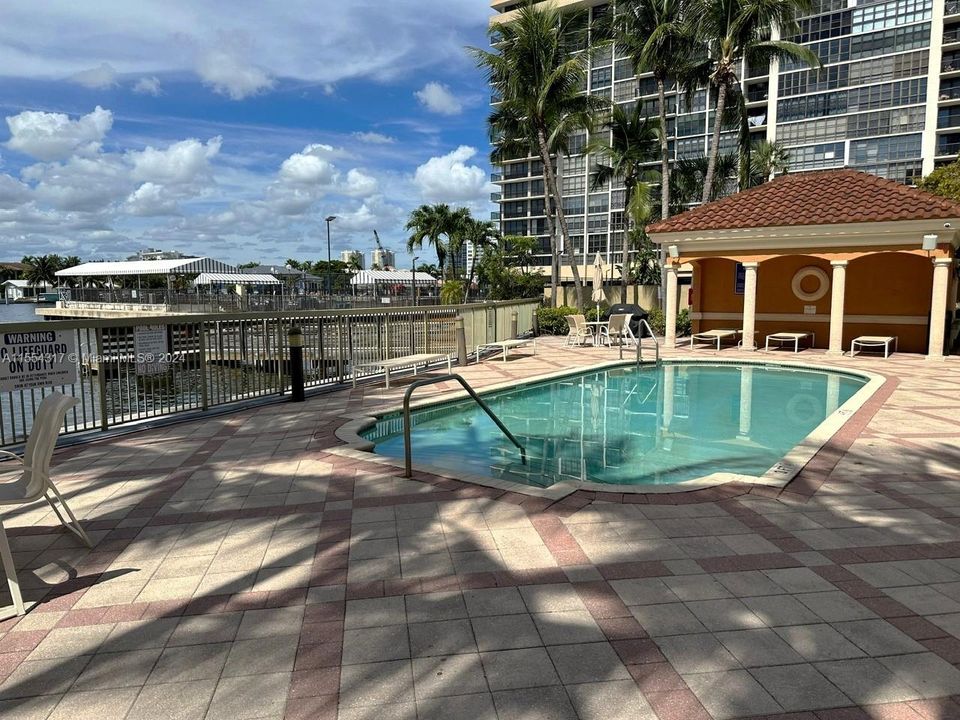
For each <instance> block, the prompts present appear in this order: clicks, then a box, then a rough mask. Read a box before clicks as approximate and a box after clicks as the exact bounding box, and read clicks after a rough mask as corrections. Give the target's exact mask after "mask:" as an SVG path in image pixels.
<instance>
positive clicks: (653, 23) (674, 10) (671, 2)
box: [612, 0, 694, 219]
mask: <svg viewBox="0 0 960 720" xmlns="http://www.w3.org/2000/svg"><path fill="white" fill-rule="evenodd" d="M689 4H690V0H620V2H618V3H617V10H616V13H612V15H613V19H612V24H613V28H612V29H613V37H614V42H615V43H616V44H617V47H618V48H619V49H620V52H621V53H623V54H624V55H627V56H628V57H629V58H630V59H631V61H632V62H633V69H634V72H635V73H636V74H637V75H640V74H641V73H647V72H649V73H653V79H654V80H655V81H656V83H657V96H658V101H659V102H658V106H659V116H660V177H661V178H662V179H663V180H662V186H661V190H660V217H661V219H666V218H668V217H670V146H669V143H668V133H667V97H666V95H667V87H668V85H670V84H671V83H676V84H677V85H678V87H679V86H680V85H683V84H687V83H688V81H689V78H688V77H687V76H688V72H689V69H690V67H691V66H692V60H691V57H692V54H693V51H694V38H693V34H692V32H691V28H690V24H689V23H688V22H687V21H686V19H685V14H686V11H687V7H688V5H689Z"/></svg>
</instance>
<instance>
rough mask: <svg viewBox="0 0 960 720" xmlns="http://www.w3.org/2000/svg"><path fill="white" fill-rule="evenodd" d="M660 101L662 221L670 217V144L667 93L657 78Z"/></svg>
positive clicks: (661, 81)
mask: <svg viewBox="0 0 960 720" xmlns="http://www.w3.org/2000/svg"><path fill="white" fill-rule="evenodd" d="M657 94H658V96H659V100H660V219H661V220H666V219H667V218H668V217H670V143H669V141H668V140H667V91H666V88H665V87H664V85H663V80H662V79H661V78H657Z"/></svg>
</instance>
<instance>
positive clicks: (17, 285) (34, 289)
mask: <svg viewBox="0 0 960 720" xmlns="http://www.w3.org/2000/svg"><path fill="white" fill-rule="evenodd" d="M0 287H2V288H3V299H4V301H5V302H8V303H14V302H33V301H35V300H36V299H37V298H38V297H39V295H40V293H43V292H46V291H47V290H48V289H49V288H48V287H47V285H46V284H44V285H33V284H32V283H30V282H29V281H27V280H7V281H6V282H4V283H2V284H0Z"/></svg>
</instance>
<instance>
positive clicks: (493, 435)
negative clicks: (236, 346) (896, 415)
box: [361, 363, 866, 486]
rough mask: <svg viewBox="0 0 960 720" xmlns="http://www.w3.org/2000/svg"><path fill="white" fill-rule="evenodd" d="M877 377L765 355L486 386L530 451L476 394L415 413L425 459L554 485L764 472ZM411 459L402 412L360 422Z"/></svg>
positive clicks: (417, 444) (392, 452)
mask: <svg viewBox="0 0 960 720" xmlns="http://www.w3.org/2000/svg"><path fill="white" fill-rule="evenodd" d="M865 383H866V380H865V379H863V378H860V377H856V376H852V375H846V374H842V373H833V372H819V371H812V370H794V369H785V368H778V367H774V366H760V365H754V366H749V365H743V366H738V365H709V364H699V363H697V364H693V363H691V364H680V363H678V364H669V363H665V364H663V365H661V366H660V367H654V366H643V367H640V368H638V367H636V366H628V367H618V368H612V369H607V370H602V371H593V372H589V373H584V374H581V375H574V376H567V377H564V378H561V379H558V380H552V381H548V382H543V383H538V384H532V385H526V386H521V387H518V388H516V389H511V390H505V391H500V392H496V393H492V394H489V395H484V399H485V400H486V401H487V403H488V404H489V405H490V407H491V408H492V409H493V411H494V412H495V413H496V414H497V415H498V416H499V417H500V418H501V419H502V420H503V422H504V424H505V425H506V426H507V427H508V428H509V429H510V431H511V432H512V433H513V434H514V435H515V436H516V437H517V439H518V440H519V441H520V442H521V443H522V444H523V445H524V446H525V447H526V450H527V464H526V465H522V464H521V462H520V456H519V451H518V450H517V449H516V448H515V447H514V446H513V445H512V444H511V443H510V442H509V440H507V439H506V438H505V437H504V436H503V435H502V434H501V433H500V431H499V430H498V429H497V427H496V425H494V424H493V422H492V421H491V420H490V419H489V418H488V417H487V416H486V415H485V414H484V413H483V411H482V410H480V408H479V407H478V406H477V405H476V404H475V403H473V402H472V401H469V400H468V401H463V402H455V403H447V404H444V405H439V406H433V407H429V408H424V409H422V410H418V411H415V412H414V413H413V424H414V428H413V433H412V447H413V461H414V464H420V465H432V466H436V467H440V468H444V469H446V470H452V471H454V472H457V471H461V472H464V471H465V472H470V473H476V474H479V475H485V476H488V477H495V478H504V479H510V480H514V481H517V482H522V483H526V484H530V485H537V486H548V485H552V484H553V483H555V482H558V481H560V480H577V481H589V482H597V483H612V484H629V485H641V484H649V483H676V482H683V481H685V480H691V479H693V478H698V477H702V476H704V475H709V474H711V473H714V472H734V473H743V474H748V475H762V474H763V473H765V472H766V471H767V470H769V469H770V468H771V467H773V466H774V465H776V464H777V462H779V461H780V460H781V459H782V458H783V456H784V455H786V454H787V452H789V451H790V450H791V449H792V448H793V447H794V446H795V445H796V444H797V443H799V442H800V441H801V440H802V439H803V438H805V437H806V436H807V435H808V434H809V433H810V432H811V431H812V430H813V429H814V428H816V427H817V425H819V424H820V423H821V422H822V421H823V420H824V419H825V418H826V417H827V416H828V415H830V414H831V413H833V412H834V411H835V410H836V409H837V408H838V407H839V406H840V405H842V404H843V403H844V402H845V401H846V400H847V399H849V398H850V397H851V396H852V395H853V394H854V393H856V392H857V391H858V390H859V389H860V388H861V387H863V385H864V384H865ZM361 434H362V435H363V436H364V437H365V438H366V439H368V440H370V441H371V442H373V443H375V445H376V448H375V450H374V452H376V453H378V454H382V455H387V456H390V457H394V458H399V459H402V458H403V431H402V422H401V420H400V417H399V414H393V415H386V416H384V417H382V418H380V419H378V421H377V424H376V425H375V426H373V427H371V428H369V429H368V430H366V431H365V432H363V433H361Z"/></svg>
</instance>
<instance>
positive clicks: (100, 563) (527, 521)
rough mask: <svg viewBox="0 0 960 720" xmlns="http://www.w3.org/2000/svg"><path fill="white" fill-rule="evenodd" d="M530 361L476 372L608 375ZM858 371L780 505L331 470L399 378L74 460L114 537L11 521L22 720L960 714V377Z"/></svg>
mask: <svg viewBox="0 0 960 720" xmlns="http://www.w3.org/2000/svg"><path fill="white" fill-rule="evenodd" d="M541 348H542V349H541ZM538 351H539V354H538V355H537V356H536V357H528V356H526V355H525V354H521V353H518V354H517V355H516V356H513V357H511V359H510V361H509V362H506V363H504V362H501V361H499V360H489V361H487V362H485V363H483V364H482V365H478V366H477V365H471V366H469V367H468V368H465V369H463V370H462V374H463V375H464V377H466V378H467V379H468V380H469V381H470V382H471V383H472V384H474V385H475V386H477V387H482V386H484V385H491V384H495V383H502V382H504V381H509V380H511V379H517V378H528V377H533V376H537V375H542V374H546V373H549V372H555V371H557V370H561V369H564V368H574V367H579V366H588V365H591V364H595V363H598V362H601V361H606V360H610V359H612V358H613V357H615V355H616V351H611V350H607V349H602V348H597V349H595V348H583V349H577V348H571V349H568V348H563V347H562V346H561V343H560V341H558V340H554V339H548V340H544V341H541V343H540V347H538ZM691 354H692V355H696V356H697V357H709V356H712V355H713V354H714V353H713V352H712V351H710V350H696V351H693V352H691V351H688V350H677V351H671V352H669V353H667V355H668V356H676V357H686V356H689V355H691ZM770 355H771V356H773V357H772V359H783V360H790V361H792V360H801V361H804V362H810V363H811V364H817V365H829V364H831V361H832V360H833V359H832V358H827V357H825V356H824V355H823V354H821V353H816V352H805V353H801V354H800V355H798V356H795V355H793V354H792V353H787V352H784V353H770ZM720 356H722V357H723V358H734V357H744V358H749V359H753V360H756V359H760V358H764V357H767V356H766V355H765V354H764V353H739V352H738V351H735V350H724V351H723V352H722V353H720ZM836 364H838V365H842V366H846V367H862V368H864V369H868V370H872V371H874V372H879V373H882V374H884V375H885V376H887V378H888V379H889V380H888V383H887V384H886V385H885V386H884V387H883V388H881V389H880V390H879V391H878V393H877V394H876V395H875V396H874V397H873V398H872V399H871V400H870V401H868V403H867V404H866V405H865V406H864V407H863V408H861V410H859V411H858V412H857V414H855V415H854V416H853V417H852V418H851V419H850V421H848V423H847V424H846V425H845V426H844V428H843V429H842V430H841V431H840V433H838V435H836V436H835V437H834V439H833V441H832V442H831V443H830V444H829V445H828V446H826V447H825V448H824V449H823V450H821V452H820V453H819V454H818V455H817V456H816V457H815V458H814V459H813V461H811V463H810V464H809V465H808V466H807V468H806V469H805V470H804V471H803V472H802V473H801V475H800V476H798V477H797V479H796V480H794V481H793V482H792V483H791V484H790V485H788V486H787V488H786V490H785V491H784V492H783V493H781V494H780V495H779V496H778V497H772V496H771V495H774V494H775V493H774V492H773V491H771V490H769V489H764V488H760V487H754V488H752V489H751V488H747V487H744V486H724V487H723V488H720V489H715V490H701V491H697V492H692V493H682V494H667V495H656V496H654V495H650V496H644V495H640V496H627V497H623V496H620V495H605V494H602V493H601V494H596V493H577V494H575V495H573V496H570V497H568V498H567V499H565V500H563V501H560V502H558V503H553V504H551V503H549V502H548V501H546V500H542V499H539V498H530V497H527V496H523V495H517V494H513V493H509V492H503V491H497V490H492V489H488V488H481V487H478V486H473V485H467V484H463V483H459V482H456V481H452V480H446V479H441V478H436V477H430V476H424V475H421V476H419V477H418V479H416V480H405V479H403V478H401V477H400V472H399V471H397V472H396V473H395V474H391V473H393V471H392V470H391V469H389V468H385V467H384V466H382V465H379V464H376V463H370V462H361V461H356V460H352V459H350V458H345V457H342V456H339V455H336V454H332V453H330V452H328V451H329V449H330V448H331V447H334V446H335V445H337V443H338V441H337V440H336V439H335V437H334V434H333V433H334V430H335V429H336V427H337V426H338V425H340V424H341V423H342V422H343V421H342V420H341V418H342V416H343V415H344V414H346V413H350V414H353V413H356V412H358V411H361V410H376V409H377V408H379V407H385V406H387V405H390V404H395V403H396V401H397V399H398V398H399V397H400V395H401V394H402V392H403V390H404V385H405V384H406V383H407V382H408V381H407V380H403V381H400V382H398V383H397V386H396V387H395V388H392V389H391V391H389V392H387V391H385V390H384V389H383V388H382V387H380V386H369V385H368V386H362V387H359V388H357V389H356V390H348V389H345V390H342V391H338V392H336V393H332V394H327V395H323V396H318V397H315V398H312V399H309V400H308V401H307V402H306V403H304V404H301V405H294V404H278V405H271V406H265V407H261V408H257V409H253V410H246V411H242V412H237V413H233V414H229V415H223V416H219V417H211V418H206V419H203V420H199V421H192V422H189V423H182V424H178V425H171V426H167V427H163V428H156V429H152V430H145V431H141V432H136V433H132V434H129V435H124V436H120V437H114V438H110V439H106V440H103V441H100V442H96V443H92V444H87V445H82V446H77V447H71V448H66V449H64V450H62V451H61V452H59V453H58V455H57V458H56V461H55V477H56V479H57V482H58V484H59V487H60V489H61V490H62V491H64V492H65V493H66V494H67V495H68V497H69V499H70V502H71V505H72V507H73V509H74V510H75V511H76V512H77V514H78V515H79V516H80V517H81V518H82V519H83V521H84V524H85V526H86V527H87V528H88V531H89V532H90V535H91V536H92V537H93V539H94V540H95V546H94V548H93V550H87V549H85V548H81V547H78V546H77V545H76V544H75V543H74V542H73V540H72V536H69V535H68V534H67V533H65V532H64V531H62V530H61V529H60V528H59V527H58V526H57V525H56V524H55V522H54V518H53V517H52V514H51V513H50V512H49V511H47V510H45V509H44V508H42V507H40V506H36V505H35V506H31V507H29V508H23V509H19V510H14V511H12V512H8V513H6V514H5V515H4V519H5V522H6V523H7V526H8V528H9V533H10V535H11V542H12V545H13V547H14V551H15V556H16V561H17V565H18V567H19V568H20V577H21V582H22V585H23V586H24V588H25V595H26V596H27V598H28V599H29V600H33V601H36V603H37V604H36V606H35V607H34V608H33V610H32V611H31V612H30V613H29V614H28V615H27V616H25V617H24V618H21V619H19V620H10V621H6V622H3V623H0V680H2V683H0V718H4V720H12V719H14V718H18V719H19V718H50V719H51V720H53V719H57V720H59V719H60V718H70V719H71V720H83V719H85V718H97V719H98V720H104V719H113V718H117V719H120V718H124V719H126V720H146V719H148V718H150V719H157V720H161V719H163V720H167V719H171V718H177V719H178V720H192V719H193V718H196V719H198V720H199V719H200V718H209V719H210V720H217V719H220V718H224V719H227V720H244V719H246V718H270V719H275V720H280V719H282V718H285V719H287V720H300V719H303V720H308V719H309V720H327V719H329V720H333V719H334V718H342V719H343V720H348V719H349V720H360V719H362V718H376V719H377V720H395V719H396V720H406V719H409V720H415V719H419V720H428V719H429V720H434V719H437V720H440V719H444V720H445V719H459V718H465V719H467V718H469V719H473V718H477V719H478V720H486V719H487V718H499V719H500V720H521V719H523V720H534V719H539V718H543V719H544V720H547V719H549V720H563V719H565V718H570V719H571V720H575V719H577V718H579V719H580V720H593V719H597V720H616V719H618V718H629V719H630V720H644V719H646V718H651V719H654V718H659V720H701V719H704V720H706V719H707V718H715V719H716V720H721V719H724V718H747V717H764V718H781V719H783V720H787V718H790V719H792V720H816V719H818V718H819V719H820V720H856V719H862V718H883V719H885V720H886V719H890V720H893V719H896V720H901V719H909V720H946V719H947V718H960V670H958V669H957V667H956V666H955V663H957V664H960V443H958V440H960V423H958V420H957V418H958V415H960V413H958V408H960V373H958V372H957V371H958V370H960V362H958V358H951V359H948V360H947V361H945V362H928V361H926V360H925V359H923V358H920V357H914V356H907V355H895V356H894V357H892V358H890V359H888V360H882V359H867V358H859V357H858V358H856V359H855V360H850V359H848V358H843V359H839V360H838V361H837V363H836ZM449 389H450V388H445V387H444V386H443V385H438V386H434V387H433V388H428V389H424V390H423V393H424V394H425V395H426V394H429V393H431V392H432V393H437V394H439V393H442V392H445V391H446V390H449ZM747 490H750V492H747ZM0 593H5V591H0ZM7 601H8V597H7V596H6V595H5V594H0V603H5V602H7Z"/></svg>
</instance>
